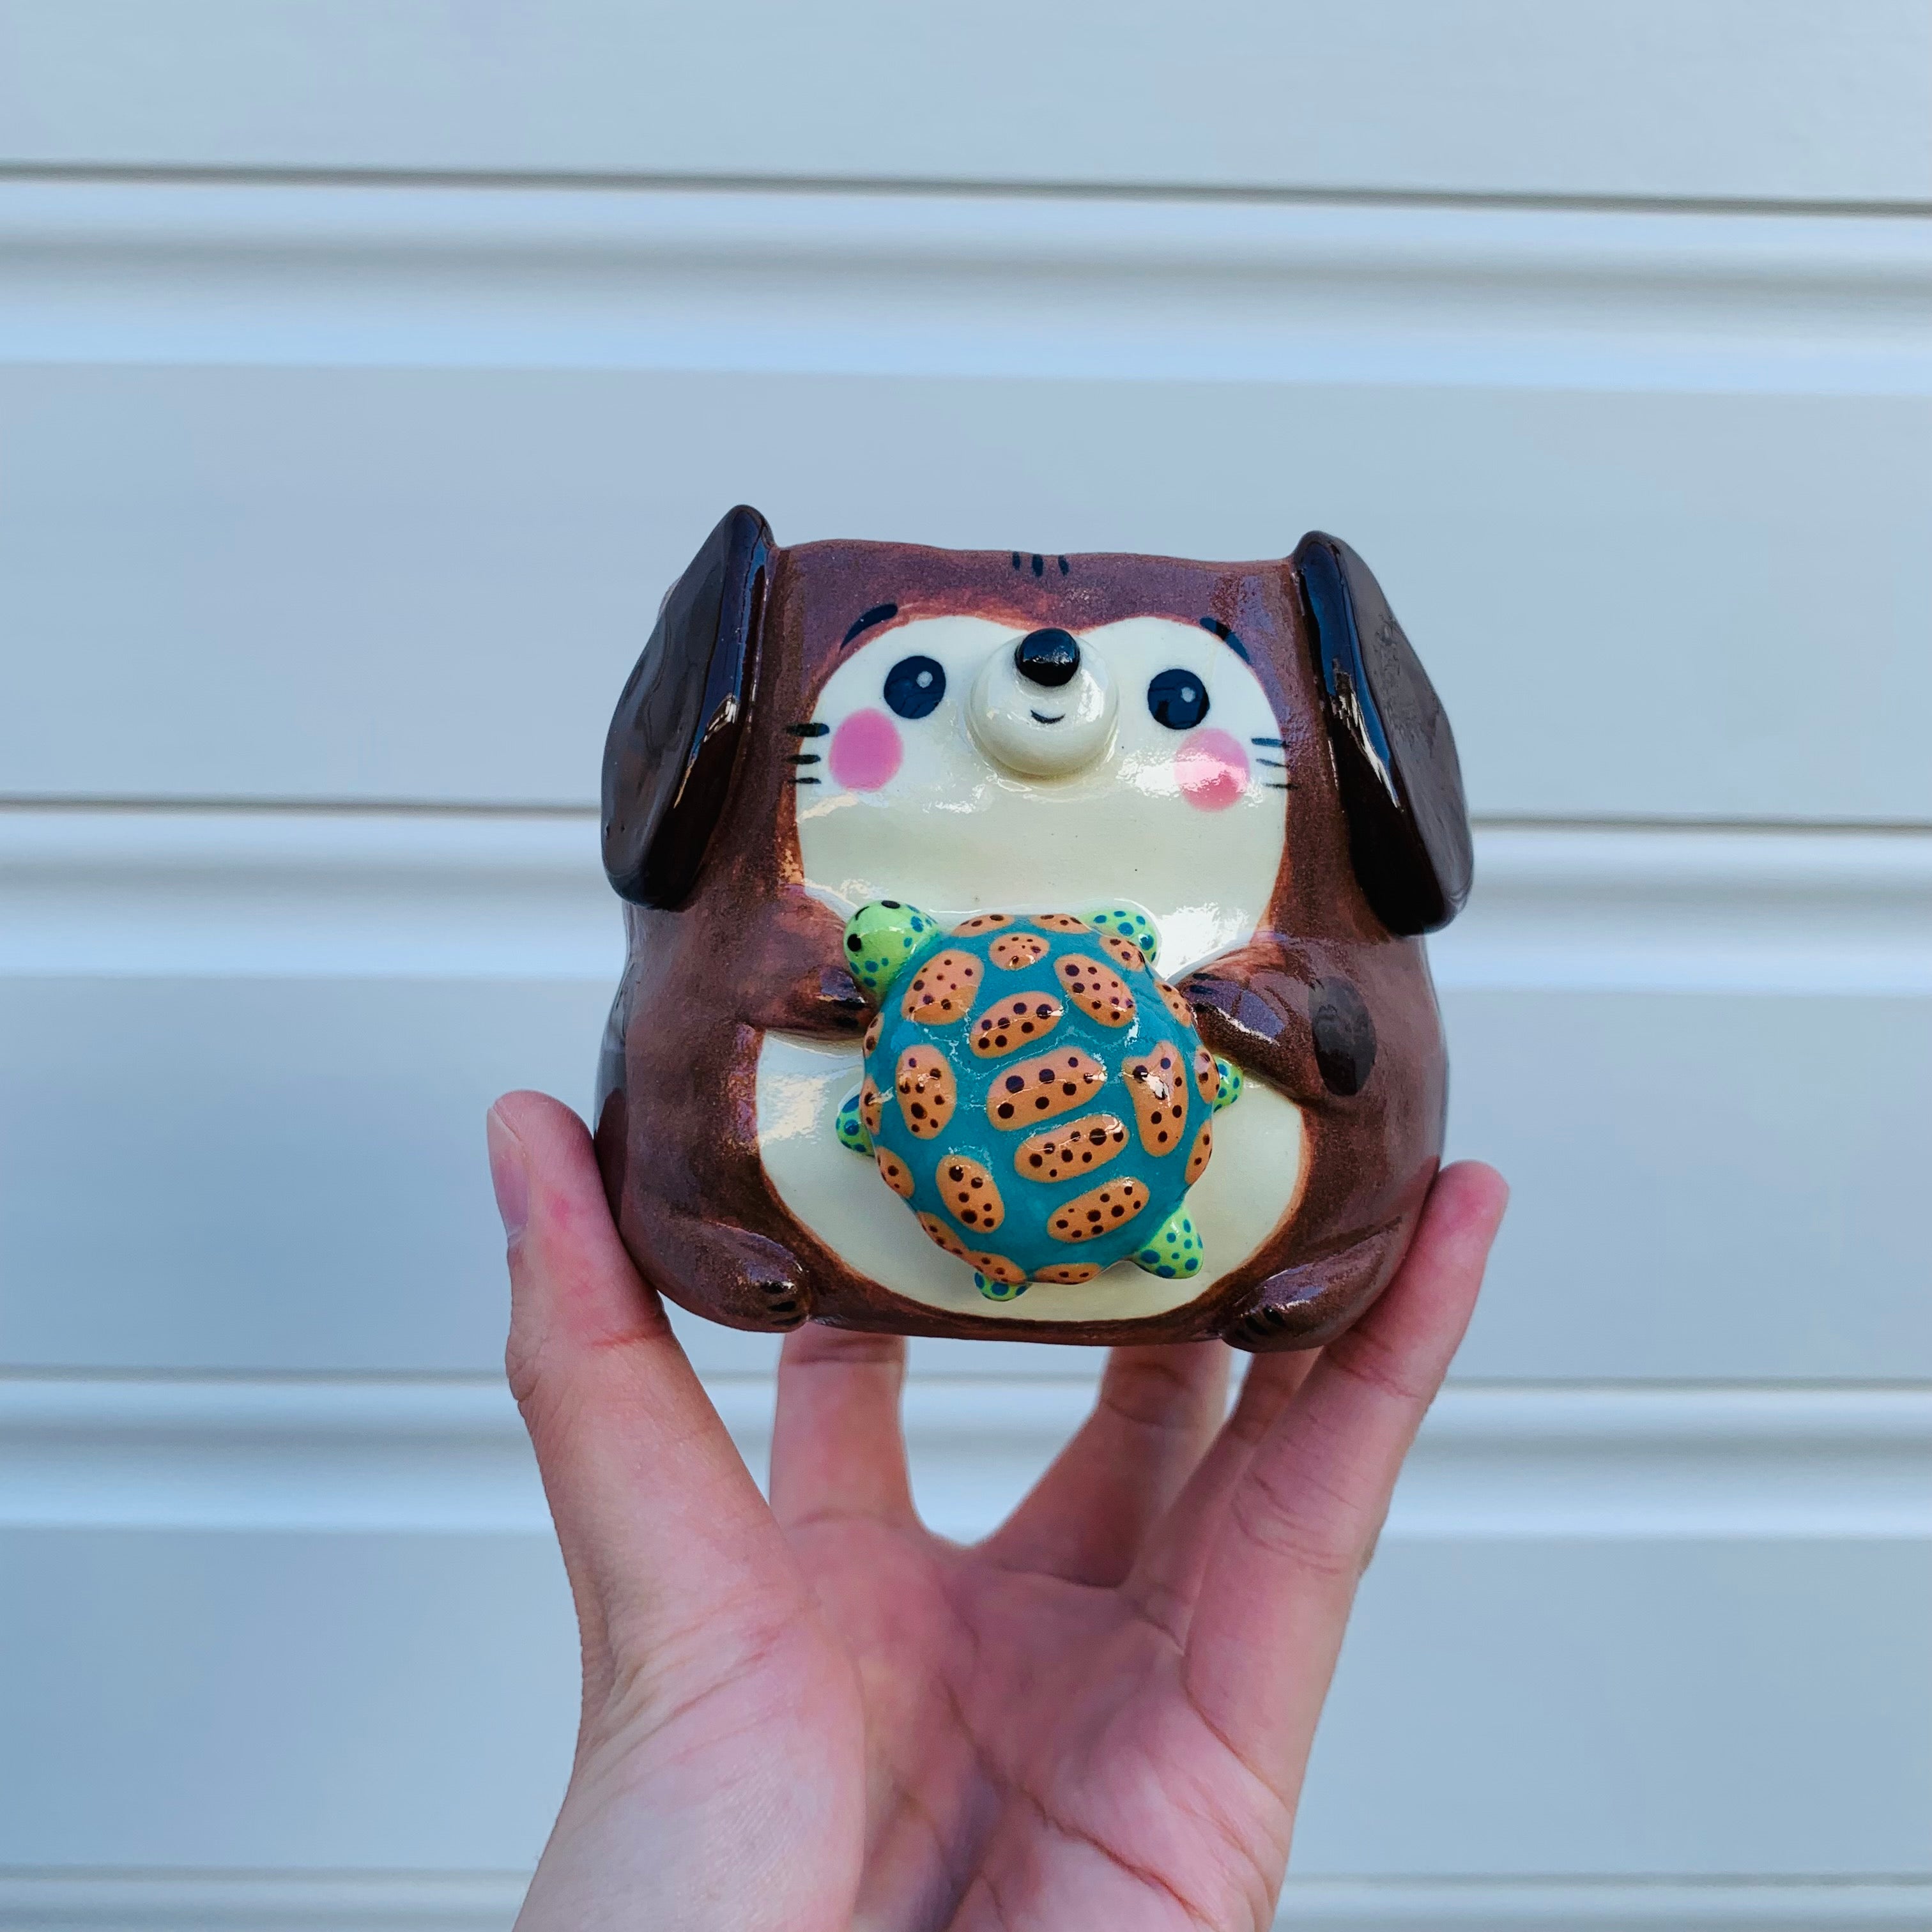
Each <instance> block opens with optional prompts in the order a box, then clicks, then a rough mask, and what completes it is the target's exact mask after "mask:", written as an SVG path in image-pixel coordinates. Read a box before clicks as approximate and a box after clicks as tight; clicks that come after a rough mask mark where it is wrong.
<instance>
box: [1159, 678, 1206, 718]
mask: <svg viewBox="0 0 1932 1932" xmlns="http://www.w3.org/2000/svg"><path fill="white" fill-rule="evenodd" d="M1148 709H1149V710H1150V711H1151V712H1153V713H1154V722H1155V723H1156V724H1165V725H1166V727H1167V728H1168V729H1169V730H1170V731H1191V730H1193V728H1194V727H1195V726H1196V725H1197V724H1199V723H1200V722H1201V721H1202V718H1205V717H1206V716H1207V715H1208V687H1207V686H1206V685H1204V684H1203V683H1202V682H1201V680H1200V679H1199V678H1198V677H1196V676H1195V674H1194V673H1193V672H1192V671H1191V670H1163V671H1157V672H1156V673H1154V680H1153V682H1151V684H1149V685H1148Z"/></svg>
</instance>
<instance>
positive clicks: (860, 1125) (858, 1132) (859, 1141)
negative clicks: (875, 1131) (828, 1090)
mask: <svg viewBox="0 0 1932 1932" xmlns="http://www.w3.org/2000/svg"><path fill="white" fill-rule="evenodd" d="M837 1132H838V1145H840V1146H841V1147H844V1148H850V1149H851V1150H852V1151H853V1153H854V1154H870V1153H871V1151H872V1136H871V1134H870V1133H868V1132H867V1131H866V1128H865V1122H864V1121H862V1120H861V1119H860V1118H859V1096H858V1094H856V1093H852V1094H847V1095H846V1097H844V1100H841V1102H840V1103H838V1127H837Z"/></svg>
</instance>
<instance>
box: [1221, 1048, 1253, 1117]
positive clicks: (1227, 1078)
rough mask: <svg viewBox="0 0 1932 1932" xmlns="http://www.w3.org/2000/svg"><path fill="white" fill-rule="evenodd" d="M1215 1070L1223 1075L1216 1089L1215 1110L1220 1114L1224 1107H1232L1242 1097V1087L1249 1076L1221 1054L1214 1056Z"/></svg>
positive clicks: (1245, 1084)
mask: <svg viewBox="0 0 1932 1932" xmlns="http://www.w3.org/2000/svg"><path fill="white" fill-rule="evenodd" d="M1214 1070H1215V1072H1216V1073H1218V1074H1219V1075H1220V1076H1221V1084H1220V1086H1219V1087H1217V1088H1216V1089H1215V1091H1214V1111H1215V1112H1216V1113H1217V1114H1218V1113H1219V1112H1220V1111H1221V1109H1223V1107H1232V1106H1233V1105H1234V1104H1235V1102H1236V1101H1237V1100H1239V1099H1240V1098H1241V1089H1242V1088H1244V1087H1245V1086H1247V1084H1248V1082H1247V1076H1246V1075H1245V1074H1244V1073H1242V1071H1241V1069H1240V1068H1239V1067H1237V1066H1236V1065H1235V1063H1234V1062H1233V1061H1232V1060H1223V1058H1221V1057H1220V1055H1219V1054H1217V1055H1215V1057H1214Z"/></svg>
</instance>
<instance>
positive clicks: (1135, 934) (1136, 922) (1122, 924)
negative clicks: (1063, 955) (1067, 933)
mask: <svg viewBox="0 0 1932 1932" xmlns="http://www.w3.org/2000/svg"><path fill="white" fill-rule="evenodd" d="M1080 916H1081V917H1082V919H1085V921H1086V922H1087V923H1088V925H1089V926H1091V927H1092V928H1093V929H1094V931H1095V932H1112V933H1117V934H1118V935H1119V936H1120V937H1121V938H1123V939H1131V940H1132V941H1133V942H1134V944H1136V946H1138V947H1139V948H1140V950H1141V951H1142V953H1145V955H1146V956H1147V963H1148V965H1150V966H1151V965H1153V964H1154V959H1155V957H1156V956H1157V954H1158V953H1160V933H1159V932H1157V931H1156V930H1155V929H1154V921H1153V920H1152V919H1149V918H1148V916H1147V914H1146V913H1144V912H1142V910H1141V909H1140V907H1139V906H1130V905H1108V906H1099V907H1094V908H1093V909H1091V910H1088V911H1086V912H1083V913H1082V914H1081V915H1080Z"/></svg>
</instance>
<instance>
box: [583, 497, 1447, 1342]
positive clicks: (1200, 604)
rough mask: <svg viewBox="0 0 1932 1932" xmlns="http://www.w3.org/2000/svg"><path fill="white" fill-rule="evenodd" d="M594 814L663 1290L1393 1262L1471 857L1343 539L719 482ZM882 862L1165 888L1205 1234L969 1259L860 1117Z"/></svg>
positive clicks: (1122, 892) (1289, 1275)
mask: <svg viewBox="0 0 1932 1932" xmlns="http://www.w3.org/2000/svg"><path fill="white" fill-rule="evenodd" d="M603 844H604V867H605V870H606V871H607V873H608V874H609V876H610V883H611V884H612V885H613V886H614V887H615V888H616V890H617V892H619V894H620V895H622V897H623V898H625V900H627V901H628V902H629V903H628V905H627V907H626V908H625V919H626V924H627V928H628V937H629V959H628V965H627V966H626V968H625V974H624V977H623V980H622V984H621V986H619V989H618V992H617V996H616V1001H615V1002H614V1004H613V1007H612V1009H611V1014H610V1025H609V1027H608V1028H607V1032H606V1034H605V1038H604V1051H603V1054H602V1057H601V1064H600V1067H599V1071H598V1095H597V1103H596V1139H597V1147H598V1158H599V1160H600V1163H601V1166H602V1169H603V1173H604V1182H605V1185H606V1187H607V1190H608V1191H609V1194H610V1202H611V1205H612V1208H613V1211H614V1212H615V1214H616V1217H617V1225H618V1227H619V1230H620V1232H621V1233H622V1237H623V1239H624V1242H625V1246H626V1247H628V1250H630V1253H631V1255H632V1256H633V1257H634V1259H635V1260H636V1262H637V1266H638V1268H640V1271H642V1273H643V1276H644V1278H645V1279H646V1280H647V1281H648V1282H649V1283H651V1284H652V1286H654V1287H655V1288H657V1289H659V1290H661V1292H663V1293H664V1294H665V1295H668V1296H670V1298H672V1299H673V1301H676V1302H679V1303H680V1304H682V1306H683V1307H686V1308H688V1309H691V1310H694V1311H696V1312H697V1313H700V1314H703V1315H706V1316H710V1317H711V1318H712V1319H714V1320H715V1321H718V1322H727V1323H729V1324H730V1325H733V1326H734V1327H737V1328H763V1329H778V1328H793V1327H795V1326H796V1325H798V1324H799V1323H800V1322H805V1321H808V1320H816V1321H821V1322H832V1323H834V1324H836V1325H838V1326H841V1327H844V1328H863V1329H877V1330H883V1331H892V1332H896V1333H901V1334H917V1335H960V1336H977V1337H992V1338H1003V1339H1013V1340H1019V1339H1025V1340H1036V1341H1043V1342H1074V1343H1115V1342H1166V1341H1181V1340H1198V1339H1205V1338H1206V1337H1212V1336H1220V1337H1223V1339H1225V1340H1227V1341H1229V1342H1231V1343H1234V1344H1235V1346H1238V1347H1241V1348H1244V1349H1288V1348H1307V1347H1312V1346H1316V1345H1317V1344H1319V1343H1322V1342H1325V1341H1326V1340H1328V1339H1329V1338H1330V1337H1332V1336H1334V1335H1335V1334H1337V1333H1338V1332H1339V1331H1340V1330H1341V1329H1342V1328H1344V1327H1345V1326H1346V1325H1347V1324H1348V1323H1349V1322H1352V1321H1353V1320H1354V1319H1355V1317H1356V1316H1358V1315H1359V1314H1361V1312H1362V1311H1363V1310H1364V1309H1365V1308H1366V1307H1367V1306H1368V1304H1370V1302H1371V1301H1373V1299H1374V1298H1375V1297H1376V1295H1377V1294H1378V1293H1379V1292H1380V1290H1381V1289H1382V1287H1383V1286H1384V1285H1385V1283H1387V1282H1388V1279H1389V1277H1390V1276H1391V1274H1393V1273H1394V1270H1395V1268H1396V1267H1397V1264H1398V1263H1399V1262H1400V1260H1401V1259H1402V1256H1403V1253H1404V1251H1405V1250H1406V1248H1407V1247H1408V1244H1409V1239H1410V1237H1411V1235H1412V1232H1413V1231H1414V1229H1415V1223H1416V1219H1417V1216H1418V1213H1419V1211H1420V1210H1421V1205H1422V1202H1423V1199H1424V1196H1425V1195H1426V1194H1427V1191H1428V1189H1429V1186H1430V1182H1431V1181H1432V1180H1433V1178H1434V1175H1435V1173H1436V1168H1437V1165H1438V1163H1439V1160H1440V1157H1441V1153H1442V1134H1443V1115H1444V1107H1445V1097H1446V1092H1447V1069H1446V1064H1445V1056H1444V1052H1443V1043H1442V1028H1441V1023H1440V1020H1439V1016H1438V1013H1437V1010H1436V998H1435V994H1434V990H1433V986H1432V985H1431V983H1430V976H1429V968H1428V965H1427V960H1426V959H1425V957H1424V950H1423V945H1422V941H1421V938H1419V936H1418V935H1421V934H1422V933H1424V932H1429V931H1431V930H1433V929H1435V928H1436V927H1438V926H1442V925H1443V924H1445V923H1446V922H1448V920H1449V919H1451V918H1453V917H1454V915H1455V914H1456V913H1457V910H1460V907H1461V906H1462V904H1463V900H1464V898H1466V895H1467V893H1468V891H1469V877H1470V842H1469V823H1468V818H1467V814H1466V809H1465V807H1464V803H1463V784H1462V776H1461V772H1460V767H1459V766H1458V763H1457V755H1456V747H1455V741H1454V738H1453V737H1452V736H1451V732H1450V729H1449V724H1448V719H1447V718H1445V716H1444V715H1443V712H1442V706H1441V704H1440V703H1439V701H1438V700H1437V697H1436V693H1435V691H1434V690H1433V688H1431V686H1430V682H1429V679H1428V677H1427V675H1426V674H1425V673H1424V670H1423V668H1422V667H1421V664H1420V663H1419V662H1418V661H1417V658H1416V657H1415V653H1414V652H1413V651H1412V649H1410V647H1409V643H1408V640H1407V639H1406V637H1404V636H1403V632H1402V629H1401V627H1400V625H1398V624H1397V622H1396V619H1395V617H1394V613H1392V612H1391V610H1390V609H1389V607H1388V603H1387V601H1385V598H1383V595H1382V592H1381V589H1379V586H1377V584H1376V580H1375V579H1374V577H1373V576H1371V575H1370V572H1369V571H1368V569H1367V566H1366V565H1364V563H1363V562H1362V561H1361V559H1360V558H1359V557H1358V556H1356V555H1355V553H1354V552H1353V551H1352V550H1350V549H1349V547H1347V545H1346V544H1342V543H1340V542H1338V541H1336V540H1335V539H1334V538H1332V537H1328V536H1324V535H1320V534H1319V533H1318V534H1316V535H1310V536H1308V537H1306V538H1304V539H1303V540H1302V542H1301V544H1300V546H1299V547H1298V548H1297V549H1296V550H1295V553H1294V555H1293V556H1292V557H1290V558H1289V559H1286V560H1285V561H1277V562H1261V563H1237V564H1217V563H1196V562H1185V561H1183V560H1181V559H1175V558H1169V557H1155V556H1046V555H1034V554H1033V553H1031V552H1008V551H999V552H978V551H953V550H929V549H925V548H922V547H916V546H914V545H910V544H886V543H816V544H804V545H802V546H800V547H798V548H796V549H793V550H781V549H779V548H778V547H776V545H775V544H774V542H773V541H772V534H771V532H770V530H769V528H768V527H767V526H766V523H765V521H764V519H763V517H760V516H759V515H758V514H757V512H756V511H752V510H749V509H745V508H738V509H734V510H733V511H731V512H730V514H729V515H728V516H727V517H725V518H724V521H723V522H722V523H720V524H719V525H718V527H717V529H715V531H713V532H712V535H711V536H710V538H709V540H708V541H706V544H705V545H704V547H703V549H702V550H700V552H699V553H698V555H697V558H696V559H695V560H694V562H693V563H692V564H691V567H690V568H688V570H687V571H685V574H684V575H683V576H682V577H681V578H679V580H678V582H677V583H676V584H675V585H674V586H673V587H672V589H671V590H670V592H669V594H668V595H667V596H666V598H665V599H664V604H663V607H662V609H661V612H660V613H659V616H658V622H657V625H656V628H655V630H654V631H652V635H651V638H650V640H649V643H647V644H646V646H645V649H644V652H643V656H642V657H641V658H640V659H639V661H638V664H637V668H636V670H634V672H633V673H631V678H630V681H629V682H628V684H627V685H625V688H624V691H623V694H622V697H621V698H620V699H619V702H618V705H617V709H616V716H615V717H614V718H613V720H612V722H611V726H610V738H609V742H608V744H607V747H606V750H605V753H604V789H603ZM871 901H892V902H895V903H898V904H904V905H907V906H912V907H922V908H924V909H925V910H926V912H927V913H930V914H931V915H932V916H933V917H934V918H935V919H937V920H938V921H940V922H942V923H944V924H947V925H950V924H951V923H952V922H954V921H957V920H963V919H966V918H968V916H971V915H974V914H976V913H985V912H988V911H990V910H1004V911H1007V912H1008V913H1012V914H1013V915H1015V916H1019V917H1022V918H1024V917H1025V916H1027V915H1030V914H1040V913H1048V912H1058V913H1076V912H1078V911H1079V910H1080V909H1081V908H1082V907H1088V906H1093V905H1103V906H1106V905H1115V906H1121V907H1132V908H1133V909H1134V913H1135V916H1136V919H1139V917H1140V916H1141V915H1142V914H1145V916H1146V919H1147V920H1148V922H1149V924H1150V926H1151V932H1152V934H1153V935H1156V936H1157V938H1156V939H1155V944H1157V950H1158V960H1157V966H1158V971H1159V972H1160V974H1161V975H1163V977H1165V979H1166V980H1169V981H1171V982H1172V983H1173V984H1174V986H1176V987H1177V988H1178V990H1179V992H1180V994H1181V1001H1175V1002H1171V1004H1172V1005H1173V1006H1174V1007H1175V1011H1176V1013H1177V1016H1178V1017H1179V1018H1180V1019H1181V1020H1182V1021H1183V1022H1184V1021H1185V1018H1186V1015H1187V1011H1188V1010H1189V1009H1191V1010H1192V1013H1193V1022H1194V1024H1195V1025H1197V1026H1198V1028H1199V1033H1200V1035H1201V1037H1202V1040H1204V1041H1205V1043H1206V1046H1208V1049H1211V1052H1212V1053H1213V1054H1214V1055H1220V1056H1222V1057H1223V1058H1225V1059H1226V1061H1230V1062H1232V1064H1233V1065H1234V1066H1235V1067H1237V1068H1238V1069H1239V1070H1241V1074H1242V1075H1243V1076H1245V1079H1244V1081H1236V1082H1235V1083H1234V1084H1235V1085H1237V1086H1240V1087H1241V1088H1243V1089H1244V1091H1243V1097H1242V1101H1241V1105H1240V1106H1238V1107H1235V1108H1232V1109H1230V1110H1229V1112H1228V1114H1227V1115H1226V1117H1225V1120H1223V1119H1222V1118H1217V1121H1216V1125H1215V1139H1214V1161H1213V1164H1212V1165H1211V1166H1209V1167H1208V1168H1207V1169H1206V1170H1205V1172H1204V1173H1203V1174H1202V1177H1201V1178H1200V1180H1199V1184H1198V1186H1196V1187H1195V1188H1194V1190H1193V1193H1192V1195H1191V1196H1190V1201H1191V1202H1192V1203H1193V1207H1192V1212H1193V1217H1194V1220H1195V1221H1196V1223H1198V1225H1199V1230H1200V1236H1201V1244H1202V1247H1203V1249H1204V1250H1205V1262H1203V1263H1202V1264H1199V1272H1198V1273H1196V1274H1193V1275H1192V1276H1190V1277H1187V1278H1181V1279H1172V1278H1170V1279H1163V1278H1162V1277H1161V1276H1160V1275H1158V1274H1154V1273H1150V1272H1146V1271H1142V1270H1137V1269H1136V1268H1133V1267H1130V1266H1128V1265H1125V1264H1123V1265H1118V1266H1114V1267H1110V1268H1107V1269H1106V1270H1104V1271H1101V1272H1100V1273H1099V1274H1097V1277H1096V1278H1094V1279H1092V1280H1085V1281H1077V1280H1073V1279H1072V1277H1076V1276H1078V1275H1079V1274H1080V1273H1081V1272H1082V1271H1080V1270H1079V1269H1077V1268H1069V1269H1067V1270H1065V1271H1062V1272H1061V1274H1055V1275H1052V1276H1049V1275H1045V1274H1036V1275H1035V1276H1034V1279H1033V1282H1032V1285H1031V1287H1030V1288H1028V1289H1025V1292H1023V1293H1022V1294H1021V1295H1018V1296H1016V1298H1013V1299H1011V1300H1007V1301H989V1300H988V1299H986V1296H985V1295H984V1294H983V1293H981V1292H978V1291H977V1290H976V1288H975V1286H974V1277H973V1274H972V1273H971V1270H970V1269H969V1268H967V1267H965V1266H962V1265H961V1263H960V1262H959V1261H958V1260H957V1259H954V1254H956V1253H958V1252H959V1250H958V1247H957V1245H956V1244H955V1246H954V1249H953V1253H945V1252H942V1251H941V1249H940V1248H939V1247H935V1246H934V1245H932V1241H929V1240H928V1239H927V1238H926V1234H924V1233H922V1232H921V1229H920V1226H919V1223H917V1221H916V1220H915V1219H914V1217H913V1214H910V1213H909V1212H908V1211H907V1204H906V1203H904V1202H901V1201H900V1200H898V1199H895V1198H894V1196H893V1193H892V1192H890V1191H889V1190H888V1188H887V1187H886V1186H885V1185H882V1184H881V1182H880V1178H879V1173H878V1172H877V1171H875V1169H874V1166H873V1164H872V1163H871V1161H869V1160H859V1159H855V1158H854V1157H853V1154H852V1153H851V1152H850V1151H848V1148H849V1146H850V1142H848V1143H847V1145H841V1144H840V1142H839V1139H838V1116H839V1114H840V1110H841V1107H847V1109H848V1111H849V1103H850V1099H851V1097H852V1096H853V1094H854V1093H855V1092H856V1090H857V1088H858V1084H859V1065H860V1058H859V1056H860V1037H861V1035H862V1033H863V1032H864V1031H865V1028H867V1025H868V1022H869V1021H870V1020H871V1017H872V1013H873V1008H872V1006H871V1004H868V1000H867V999H866V998H865V997H864V996H863V995H862V992H861V990H860V988H859V985H858V983H856V981H855V980H854V978H853V974H852V973H851V972H850V971H848V970H847V965H846V964H845V959H846V954H845V953H844V926H845V922H846V920H847V917H848V916H850V915H851V914H852V913H853V911H854V910H855V908H856V907H859V906H861V905H862V904H867V903H868V902H871ZM985 923H986V922H982V924H985ZM1053 929H1055V930H1060V929H1067V930H1072V929H1073V922H1071V921H1070V920H1064V921H1061V922H1060V925H1059V926H1058V927H1055V928H1053ZM1150 963H1151V964H1152V963H1154V962H1150ZM1183 1002H1184V1004H1183ZM1228 1077H1229V1078H1232V1076H1228ZM1009 1184H1010V1185H1011V1182H1010V1183H1009ZM901 1191H903V1190H901ZM929 1218H933V1217H929ZM938 1238H939V1236H938V1235H937V1234H935V1239H938ZM1087 1272H1088V1273H1090V1274H1091V1273H1092V1272H1093V1271H1091V1270H1089V1271H1087ZM1170 1272H1171V1271H1170ZM989 1292H991V1291H989Z"/></svg>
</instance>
